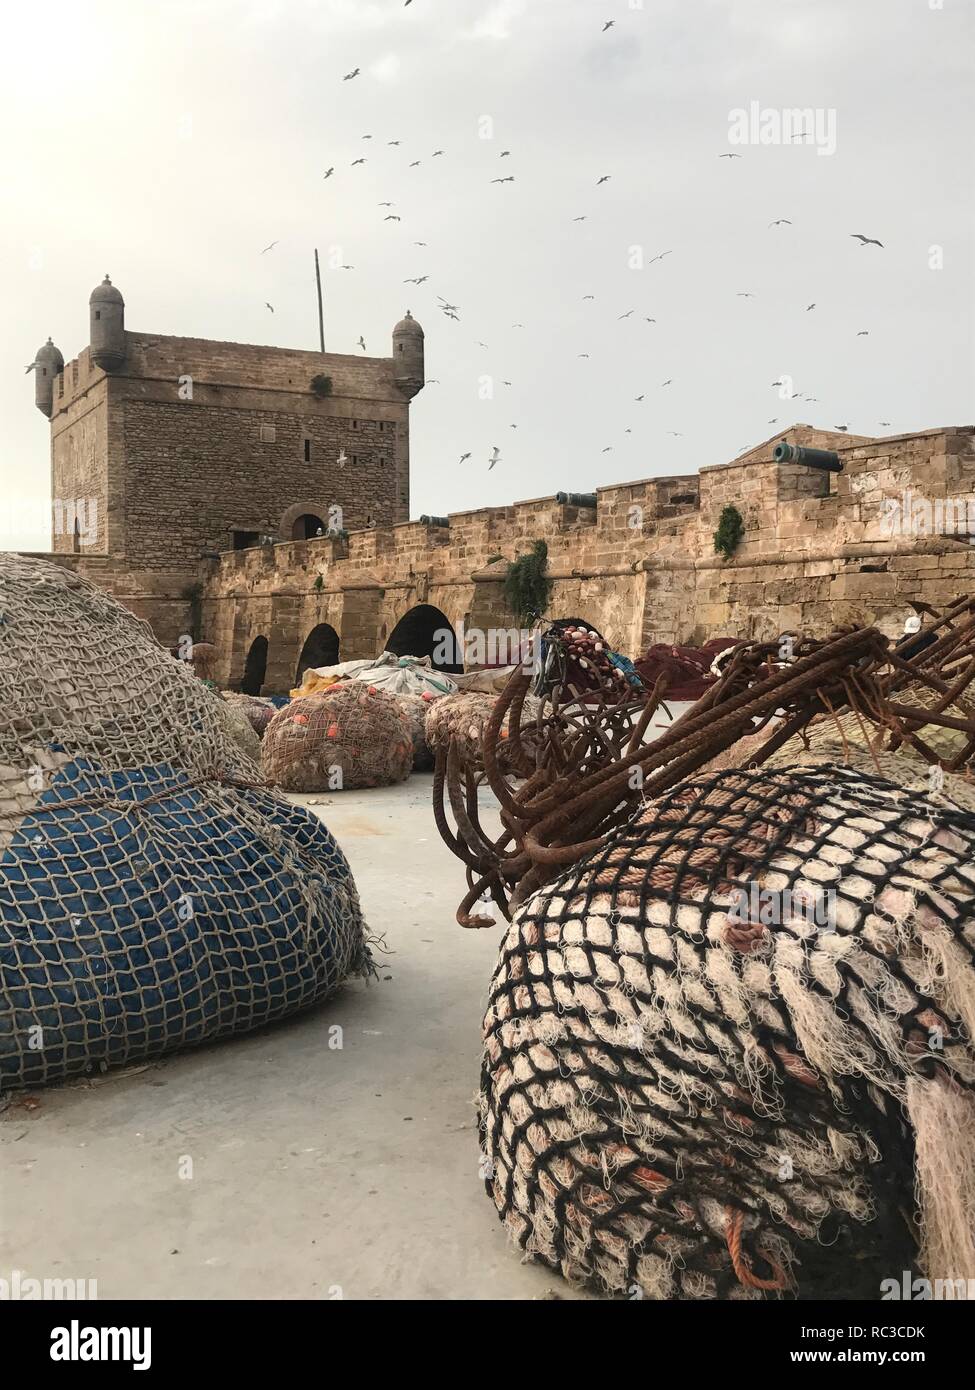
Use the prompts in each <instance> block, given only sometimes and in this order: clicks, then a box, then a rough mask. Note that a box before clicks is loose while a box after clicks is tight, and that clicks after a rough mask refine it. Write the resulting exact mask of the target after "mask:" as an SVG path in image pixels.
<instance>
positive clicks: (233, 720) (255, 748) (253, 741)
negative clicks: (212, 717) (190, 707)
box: [214, 700, 261, 776]
mask: <svg viewBox="0 0 975 1390" xmlns="http://www.w3.org/2000/svg"><path fill="white" fill-rule="evenodd" d="M214 703H215V704H216V706H217V716H218V718H219V719H220V722H221V723H222V724H223V726H224V728H225V729H226V731H227V736H228V737H229V738H231V739H233V741H234V743H235V744H236V745H237V747H238V749H239V750H240V752H241V753H242V754H243V756H244V757H245V758H246V759H247V760H248V762H249V763H251V764H252V765H253V766H252V772H253V774H254V775H255V776H256V775H257V774H258V772H259V769H260V765H261V740H260V737H259V735H258V734H256V733H255V732H254V728H253V726H252V724H251V722H250V720H249V719H248V718H247V715H246V714H245V713H244V711H243V709H242V708H241V707H240V706H239V705H228V704H226V703H225V702H224V701H223V700H215V701H214Z"/></svg>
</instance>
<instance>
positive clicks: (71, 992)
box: [0, 554, 371, 1089]
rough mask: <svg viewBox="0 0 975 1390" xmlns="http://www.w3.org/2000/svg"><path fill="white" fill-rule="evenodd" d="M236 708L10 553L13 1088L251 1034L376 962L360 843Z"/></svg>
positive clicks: (5, 674)
mask: <svg viewBox="0 0 975 1390" xmlns="http://www.w3.org/2000/svg"><path fill="white" fill-rule="evenodd" d="M230 714H231V711H230V710H229V709H228V707H227V706H226V705H225V704H224V702H223V701H222V700H220V699H219V698H218V697H217V696H215V695H214V694H213V692H212V691H210V690H209V689H208V688H207V686H206V684H205V683H204V682H203V681H201V680H200V679H198V678H197V676H196V675H194V673H193V669H192V667H191V665H190V664H189V663H188V662H185V661H177V660H175V659H173V657H171V656H170V655H169V653H168V652H166V651H165V650H164V649H163V648H161V647H160V646H159V644H158V643H157V642H156V641H155V639H154V638H153V636H152V633H151V632H150V630H149V628H148V627H147V626H146V624H145V623H142V622H140V621H139V620H138V619H136V618H135V617H133V615H132V614H131V613H128V612H127V611H126V610H125V609H124V608H122V606H121V605H120V604H119V603H117V602H116V600H114V599H113V598H111V597H110V596H109V595H107V594H105V593H103V592H101V591H100V590H98V589H96V588H94V587H93V586H92V585H91V584H88V583H86V582H85V581H84V580H82V579H80V578H79V577H78V576H77V575H74V574H72V573H71V572H70V571H68V570H65V569H62V568H60V567H59V566H57V565H54V564H51V563H49V562H45V561H40V560H34V559H31V558H30V557H27V556H19V555H9V554H8V555H0V1088H2V1089H6V1088H7V1087H9V1086H36V1085H38V1084H42V1083H44V1082H51V1081H57V1080H60V1079H62V1078H64V1077H67V1076H71V1075H73V1074H77V1073H79V1072H83V1071H86V1070H89V1069H92V1068H105V1067H108V1066H117V1065H120V1064H125V1063H129V1062H133V1061H136V1060H139V1059H142V1058H147V1057H155V1056H158V1055H160V1054H161V1053H164V1052H168V1051H171V1050H172V1049H174V1048H179V1047H186V1046H190V1045H192V1044H195V1043H200V1042H203V1041H206V1040H208V1039H211V1038H218V1037H223V1036H226V1035H228V1034H232V1033H242V1032H246V1031H247V1030H249V1029H252V1028H256V1027H259V1026H261V1025H262V1024H265V1023H269V1022H271V1021H272V1020H274V1019H279V1018H283V1017H284V1016H286V1015H288V1014H292V1013H294V1012H296V1011H297V1010H298V1009H301V1008H304V1007H306V1006H307V1005H309V1004H311V1003H313V1002H315V1001H316V1000H319V999H322V998H323V997H324V996H325V995H327V994H328V993H329V992H330V991H331V990H333V989H334V988H336V987H337V986H338V985H339V984H341V983H342V981H343V980H345V979H346V978H347V977H348V976H350V975H353V974H357V973H364V972H368V971H369V970H370V969H371V962H370V955H369V949H368V945H367V940H366V931H365V927H364V924H363V921H362V914H361V910H360V907H359V898H358V894H357V892H356V887H355V883H354V881H353V878H352V874H351V871H350V869H349V866H348V863H347V862H346V859H345V857H344V855H343V854H342V852H341V850H340V849H339V847H338V846H337V844H336V843H335V841H334V840H333V838H332V836H331V835H330V834H329V833H328V831H327V830H326V829H325V827H324V826H323V825H322V823H321V822H320V821H319V820H318V819H317V818H316V817H315V816H313V815H312V814H311V813H310V812H309V811H306V810H304V809H303V808H301V807H297V806H292V805H291V804H290V803H289V802H288V801H286V800H285V799H284V798H283V797H281V796H280V795H279V794H277V793H275V792H272V791H270V790H268V789H267V788H266V786H265V785H264V782H263V779H262V777H261V773H260V769H259V767H258V765H257V763H256V762H255V761H254V760H253V757H252V756H251V755H250V753H249V752H248V750H247V748H246V747H243V746H242V745H241V741H240V739H239V738H238V737H237V736H236V733H235V730H234V728H233V727H232V722H231V723H228V718H229V716H230ZM246 732H247V734H248V736H249V737H250V738H251V740H252V741H253V742H254V743H255V744H256V739H254V736H253V734H252V732H251V730H250V729H249V728H248V729H247V730H246Z"/></svg>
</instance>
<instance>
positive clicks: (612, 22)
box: [602, 19, 616, 34]
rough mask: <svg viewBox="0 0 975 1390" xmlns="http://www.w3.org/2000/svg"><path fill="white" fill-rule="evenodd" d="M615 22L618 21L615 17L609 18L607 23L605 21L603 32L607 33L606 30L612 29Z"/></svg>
mask: <svg viewBox="0 0 975 1390" xmlns="http://www.w3.org/2000/svg"><path fill="white" fill-rule="evenodd" d="M615 23H616V20H615V19H607V21H606V23H605V24H604V25H603V27H602V33H604V34H605V32H606V30H607V29H612V27H613V25H614V24H615Z"/></svg>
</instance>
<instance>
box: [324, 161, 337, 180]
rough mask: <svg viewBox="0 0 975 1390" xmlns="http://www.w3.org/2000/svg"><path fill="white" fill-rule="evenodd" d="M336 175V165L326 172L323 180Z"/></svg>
mask: <svg viewBox="0 0 975 1390" xmlns="http://www.w3.org/2000/svg"><path fill="white" fill-rule="evenodd" d="M334 173H335V165H334V164H333V165H332V167H331V168H330V169H326V170H325V172H324V174H323V175H322V178H323V179H330V178H331V177H332V175H333V174H334Z"/></svg>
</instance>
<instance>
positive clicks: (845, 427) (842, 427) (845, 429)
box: [833, 425, 850, 434]
mask: <svg viewBox="0 0 975 1390" xmlns="http://www.w3.org/2000/svg"><path fill="white" fill-rule="evenodd" d="M849 428H850V427H849V425H834V426H833V429H834V430H842V432H843V433H844V434H846V432H847V430H848V429H849Z"/></svg>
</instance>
